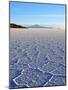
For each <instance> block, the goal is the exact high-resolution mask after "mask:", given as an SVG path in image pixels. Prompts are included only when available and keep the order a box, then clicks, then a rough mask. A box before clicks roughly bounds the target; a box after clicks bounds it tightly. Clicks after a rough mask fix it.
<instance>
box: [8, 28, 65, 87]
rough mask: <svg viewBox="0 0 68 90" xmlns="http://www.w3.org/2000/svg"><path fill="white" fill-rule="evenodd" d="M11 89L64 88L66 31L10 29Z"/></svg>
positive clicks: (56, 29) (55, 29) (53, 29)
mask: <svg viewBox="0 0 68 90" xmlns="http://www.w3.org/2000/svg"><path fill="white" fill-rule="evenodd" d="M9 40H10V41H9V56H10V57H9V79H10V80H9V83H10V88H26V87H42V86H58V85H60V86H62V85H65V80H66V75H65V68H66V65H65V30H64V29H59V28H52V29H48V28H27V29H20V28H17V29H15V28H10V37H9Z"/></svg>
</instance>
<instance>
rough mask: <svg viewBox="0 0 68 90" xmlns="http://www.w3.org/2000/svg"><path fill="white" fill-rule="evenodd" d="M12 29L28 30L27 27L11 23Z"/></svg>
mask: <svg viewBox="0 0 68 90" xmlns="http://www.w3.org/2000/svg"><path fill="white" fill-rule="evenodd" d="M10 27H11V28H27V27H25V26H21V25H17V24H14V23H10Z"/></svg>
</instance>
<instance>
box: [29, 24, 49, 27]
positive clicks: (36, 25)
mask: <svg viewBox="0 0 68 90" xmlns="http://www.w3.org/2000/svg"><path fill="white" fill-rule="evenodd" d="M29 28H49V27H44V26H41V25H38V24H35V25H32V26H29Z"/></svg>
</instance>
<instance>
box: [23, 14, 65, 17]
mask: <svg viewBox="0 0 68 90" xmlns="http://www.w3.org/2000/svg"><path fill="white" fill-rule="evenodd" d="M21 15H22V14H21ZM23 16H43V17H65V15H63V14H53V15H52V14H51V15H50V14H48V15H47V14H43V15H42V14H39V15H37V14H35V15H34V14H33V15H31V14H26V15H23Z"/></svg>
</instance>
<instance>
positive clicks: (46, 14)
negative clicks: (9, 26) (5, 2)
mask: <svg viewBox="0 0 68 90" xmlns="http://www.w3.org/2000/svg"><path fill="white" fill-rule="evenodd" d="M10 22H11V23H16V24H21V25H33V24H40V25H59V26H62V25H65V5H55V4H46V3H45V4H41V3H25V2H12V1H10Z"/></svg>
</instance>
